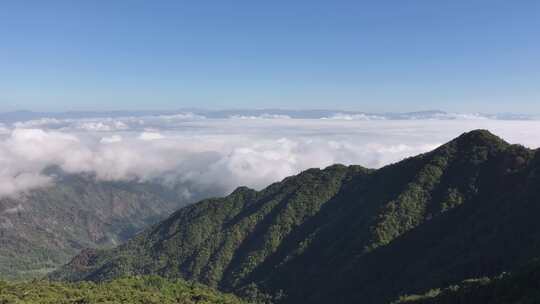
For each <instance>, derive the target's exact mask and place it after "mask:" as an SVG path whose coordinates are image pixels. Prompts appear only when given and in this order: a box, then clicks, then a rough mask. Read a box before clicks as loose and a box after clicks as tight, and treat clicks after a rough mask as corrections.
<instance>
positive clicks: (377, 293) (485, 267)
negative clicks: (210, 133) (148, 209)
mask: <svg viewBox="0 0 540 304" xmlns="http://www.w3.org/2000/svg"><path fill="white" fill-rule="evenodd" d="M539 167H540V153H538V152H537V151H534V150H529V149H526V148H524V147H521V146H517V145H510V144H508V143H506V142H504V141H503V140H501V139H500V138H498V137H496V136H494V135H493V134H491V133H489V132H487V131H482V130H479V131H472V132H469V133H466V134H463V135H462V136H460V137H458V138H457V139H455V140H453V141H451V142H449V143H447V144H445V145H443V146H441V147H439V148H438V149H436V150H434V151H432V152H430V153H426V154H423V155H419V156H417V157H414V158H409V159H406V160H404V161H401V162H399V163H396V164H393V165H390V166H387V167H384V168H381V169H379V170H369V169H365V168H362V167H359V166H350V167H345V166H341V165H335V166H331V167H328V168H326V169H324V170H319V169H311V170H307V171H305V172H303V173H301V174H299V175H297V176H294V177H290V178H287V179H285V180H284V181H282V182H280V183H276V184H273V185H271V186H269V187H268V188H266V189H264V190H262V191H259V192H257V191H253V190H250V189H247V188H239V189H237V190H236V191H235V192H234V193H232V194H231V195H230V196H228V197H225V198H220V199H211V200H205V201H201V202H200V203H197V204H195V205H192V206H189V207H186V208H183V209H181V210H179V211H178V212H176V213H174V214H173V215H172V216H171V217H169V218H168V219H167V220H165V221H163V222H161V223H159V224H157V225H155V226H153V227H152V228H151V229H148V230H146V231H145V232H144V233H141V234H139V235H137V236H136V237H135V238H133V239H131V240H130V241H128V242H127V243H125V244H124V245H122V246H119V247H117V248H115V249H112V250H98V251H91V250H87V251H85V252H83V253H82V254H81V255H80V256H78V257H76V258H75V259H74V260H73V261H72V262H71V263H69V264H68V265H66V266H65V267H63V268H62V269H61V270H59V271H57V272H55V273H53V274H52V275H51V278H53V279H58V280H70V281H78V280H94V281H101V280H106V279H110V278H115V277H118V276H123V275H133V274H159V275H163V276H166V277H181V278H185V279H190V280H196V281H199V282H202V283H205V284H208V285H211V286H215V287H219V288H220V289H222V290H226V291H234V292H236V293H238V294H241V295H253V294H259V295H260V294H261V293H266V294H269V295H271V296H273V295H276V297H277V298H279V301H282V302H284V303H300V302H301V303H355V302H358V303H386V302H388V301H390V300H392V299H395V298H396V297H398V296H399V295H402V294H411V293H417V292H421V291H424V290H428V289H430V288H434V287H443V286H447V285H449V284H453V283H458V282H460V281H462V280H464V279H466V278H470V277H482V276H494V275H497V274H499V273H501V272H503V271H507V270H512V269H513V268H514V267H516V265H520V264H522V263H524V262H526V261H528V260H530V259H532V258H533V257H536V256H540V221H538V219H537V217H538V214H540V212H539V211H540V174H539V171H538V170H539Z"/></svg>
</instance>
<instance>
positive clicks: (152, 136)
mask: <svg viewBox="0 0 540 304" xmlns="http://www.w3.org/2000/svg"><path fill="white" fill-rule="evenodd" d="M163 138H165V136H163V135H161V134H160V133H158V132H142V133H141V135H139V139H140V140H145V141H150V140H158V139H163Z"/></svg>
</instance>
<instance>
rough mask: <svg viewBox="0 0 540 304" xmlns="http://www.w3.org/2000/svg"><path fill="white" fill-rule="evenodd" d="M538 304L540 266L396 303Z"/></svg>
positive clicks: (532, 266)
mask: <svg viewBox="0 0 540 304" xmlns="http://www.w3.org/2000/svg"><path fill="white" fill-rule="evenodd" d="M477 303H490V304H536V303H540V263H539V262H538V261H535V262H534V263H531V264H530V265H528V266H527V267H524V268H523V269H522V270H520V271H517V272H516V273H515V274H503V275H500V276H498V277H495V278H491V279H490V278H481V279H473V280H466V281H463V282H462V283H461V284H458V285H453V286H450V287H447V288H444V289H432V290H430V291H429V292H427V293H425V294H423V295H409V296H404V297H401V299H399V300H398V301H397V302H395V304H477Z"/></svg>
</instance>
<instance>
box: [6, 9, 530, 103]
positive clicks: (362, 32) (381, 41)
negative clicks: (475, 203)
mask: <svg viewBox="0 0 540 304" xmlns="http://www.w3.org/2000/svg"><path fill="white" fill-rule="evenodd" d="M185 107H203V108H295V109H313V108H330V109H350V110H363V111H371V112H384V111H416V110H427V109H441V110H447V111H458V112H478V111H482V112H521V113H524V112H525V113H531V112H534V113H540V1H538V0H520V1H508V0H504V1H502V0H490V1H487V0H486V1H475V0H454V1H446V0H425V1H420V0H407V1H398V0H394V1H385V0H381V1H359V0H356V1H339V0H332V1H330V0H328V1H317V0H297V1H290V0H289V1H255V0H251V1H233V0H231V1H223V0H216V1H211V0H209V1H180V0H176V1H136V0H132V1H127V0H126V1H114V0H94V1H71V0H70V1H67V0H66V1H54V0H49V1H41V0H35V1H25V0H6V1H1V2H0V111H11V110H18V109H29V110H51V111H58V110H114V109H129V110H133V109H176V108H185Z"/></svg>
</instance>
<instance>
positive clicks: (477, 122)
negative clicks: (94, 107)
mask: <svg viewBox="0 0 540 304" xmlns="http://www.w3.org/2000/svg"><path fill="white" fill-rule="evenodd" d="M87 115H88V117H85V116H84V115H82V114H80V113H79V114H76V113H75V114H73V115H71V117H70V115H66V114H62V115H60V114H58V115H53V114H50V115H45V114H42V115H37V114H36V115H35V116H38V117H33V116H30V117H28V118H27V119H20V120H16V119H13V118H11V119H9V116H4V118H3V120H2V119H1V118H0V121H3V122H2V123H0V196H13V195H17V194H19V193H23V192H25V191H29V190H32V189H35V188H38V187H46V186H54V183H55V178H54V177H53V176H50V175H47V174H45V173H44V172H43V171H44V170H45V169H46V168H48V167H50V166H53V165H55V166H59V167H60V168H61V169H62V170H63V171H65V172H68V173H75V174H76V173H93V174H95V176H96V178H97V179H100V180H133V181H149V180H156V179H159V180H161V181H166V182H171V183H176V184H181V185H184V187H185V189H184V191H183V192H184V193H185V195H186V198H187V199H189V197H204V196H205V193H208V195H215V194H226V193H228V192H230V191H231V190H233V189H234V188H235V187H237V186H241V185H242V186H244V185H245V186H248V187H252V188H255V189H261V188H263V187H265V186H267V185H268V184H270V183H272V182H276V181H279V180H281V179H283V178H285V177H287V176H290V175H293V174H297V173H299V172H300V171H302V170H305V169H308V168H312V167H320V168H322V167H326V166H328V165H331V164H334V163H342V164H359V165H363V166H365V167H371V168H379V167H381V166H384V165H386V164H389V163H392V162H396V161H399V160H401V159H403V158H405V157H408V156H413V155H416V154H419V153H423V152H426V151H429V150H432V149H434V148H436V147H437V146H439V145H441V144H443V143H445V142H447V141H449V140H451V139H453V138H455V137H457V136H458V135H460V134H461V133H463V132H466V131H470V130H473V129H479V128H481V129H488V130H490V131H492V132H493V133H495V134H497V135H499V136H501V137H503V138H504V139H505V140H507V141H509V142H511V143H520V144H523V145H525V146H528V147H531V148H536V147H539V146H540V135H539V134H540V121H539V120H535V119H533V118H531V117H525V116H518V115H513V116H508V115H506V116H494V115H492V116H487V115H481V114H452V113H450V114H449V113H444V112H418V113H410V114H408V115H405V114H366V113H340V112H337V113H310V114H306V115H304V116H301V115H296V114H295V113H294V112H293V113H284V112H277V113H259V112H255V113H252V112H249V113H231V112H222V113H221V114H220V115H216V114H215V113H214V114H208V113H196V112H187V111H186V112H178V113H158V114H152V113H140V114H138V115H126V114H125V113H110V115H105V114H103V113H102V114H100V115H94V116H92V115H91V114H87ZM19 116H20V115H19ZM97 116H99V117H97ZM6 117H7V118H6ZM501 117H502V118H501ZM505 118H506V119H505Z"/></svg>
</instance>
